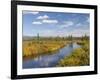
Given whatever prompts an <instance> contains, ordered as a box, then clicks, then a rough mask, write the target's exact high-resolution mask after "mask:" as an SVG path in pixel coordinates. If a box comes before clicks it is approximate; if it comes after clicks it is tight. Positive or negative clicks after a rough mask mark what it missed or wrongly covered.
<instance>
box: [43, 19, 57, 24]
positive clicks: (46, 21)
mask: <svg viewBox="0 0 100 80" xmlns="http://www.w3.org/2000/svg"><path fill="white" fill-rule="evenodd" d="M42 22H43V23H58V21H57V20H52V19H51V20H50V19H46V20H43V21H42Z"/></svg>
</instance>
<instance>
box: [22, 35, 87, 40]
mask: <svg viewBox="0 0 100 80" xmlns="http://www.w3.org/2000/svg"><path fill="white" fill-rule="evenodd" d="M88 39H89V36H87V35H84V36H81V37H73V36H72V35H69V36H66V37H60V36H56V37H42V36H39V34H38V35H37V36H35V37H25V36H24V37H23V40H55V41H57V40H88Z"/></svg>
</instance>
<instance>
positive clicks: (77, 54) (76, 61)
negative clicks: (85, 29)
mask: <svg viewBox="0 0 100 80" xmlns="http://www.w3.org/2000/svg"><path fill="white" fill-rule="evenodd" d="M78 44H80V45H81V48H77V49H75V50H74V51H73V52H72V53H71V55H69V56H66V57H65V58H64V59H61V60H60V62H58V65H57V66H62V67H64V66H85V65H89V60H90V57H89V56H90V54H89V53H90V52H89V41H88V40H84V41H81V42H78Z"/></svg>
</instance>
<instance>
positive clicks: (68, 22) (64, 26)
mask: <svg viewBox="0 0 100 80" xmlns="http://www.w3.org/2000/svg"><path fill="white" fill-rule="evenodd" d="M72 25H74V22H72V21H65V22H64V24H62V25H61V26H60V27H61V28H66V27H70V26H72Z"/></svg>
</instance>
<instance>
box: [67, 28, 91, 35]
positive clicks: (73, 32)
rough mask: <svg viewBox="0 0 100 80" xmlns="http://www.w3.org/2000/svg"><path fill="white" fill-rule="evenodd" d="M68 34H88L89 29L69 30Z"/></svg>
mask: <svg viewBox="0 0 100 80" xmlns="http://www.w3.org/2000/svg"><path fill="white" fill-rule="evenodd" d="M69 34H71V35H73V36H83V35H85V34H86V35H90V31H89V30H85V29H84V30H82V29H75V30H72V31H71V32H69Z"/></svg>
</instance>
